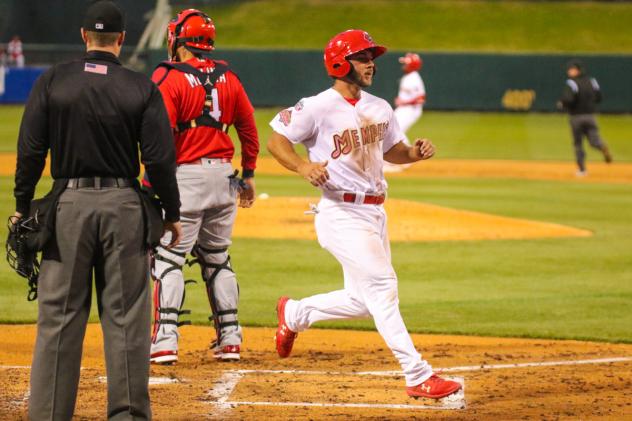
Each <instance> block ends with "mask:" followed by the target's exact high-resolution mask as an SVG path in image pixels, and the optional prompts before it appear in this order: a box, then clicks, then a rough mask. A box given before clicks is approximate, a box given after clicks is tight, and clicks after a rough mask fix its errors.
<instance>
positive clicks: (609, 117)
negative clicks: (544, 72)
mask: <svg viewBox="0 0 632 421" xmlns="http://www.w3.org/2000/svg"><path fill="white" fill-rule="evenodd" d="M22 110H23V107H22V106H3V107H0V152H14V151H15V148H16V139H17V136H18V130H19V124H20V119H21V117H22ZM277 111H278V110H277V109H271V108H263V109H257V111H256V113H255V118H256V123H257V128H258V130H259V137H260V138H261V142H262V145H263V144H264V143H265V141H267V139H268V138H269V137H270V134H271V131H272V129H271V128H270V126H269V124H268V123H269V122H270V120H271V119H272V118H273V117H274V115H275V114H276V112H277ZM598 122H599V124H600V128H601V131H602V135H603V137H604V139H605V140H606V141H607V142H608V144H609V145H610V148H611V150H612V152H613V154H614V157H615V160H616V161H619V162H624V161H632V141H631V140H632V137H631V136H630V127H632V115H630V114H604V115H601V116H599V117H598ZM231 130H232V129H231ZM231 133H234V131H232V132H231ZM418 136H425V137H428V138H430V139H432V140H433V141H434V143H435V144H436V145H437V159H451V158H454V159H515V160H559V161H572V160H573V159H574V158H573V150H572V146H571V134H570V129H569V126H568V118H567V116H566V115H564V114H536V113H474V112H439V111H425V112H424V115H423V116H422V118H421V119H420V120H419V121H418V122H417V124H415V125H414V126H413V127H412V128H411V130H410V132H409V137H411V138H414V137H418ZM588 149H590V148H588ZM261 154H262V155H263V156H267V155H268V152H267V151H266V149H265V145H263V146H262V149H261ZM588 158H589V159H590V160H601V154H600V153H599V152H595V151H594V150H588Z"/></svg>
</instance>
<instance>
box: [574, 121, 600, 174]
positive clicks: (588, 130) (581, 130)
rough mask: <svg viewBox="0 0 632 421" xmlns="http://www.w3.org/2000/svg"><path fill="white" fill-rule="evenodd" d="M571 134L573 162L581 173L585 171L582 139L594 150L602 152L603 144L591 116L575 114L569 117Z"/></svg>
mask: <svg viewBox="0 0 632 421" xmlns="http://www.w3.org/2000/svg"><path fill="white" fill-rule="evenodd" d="M570 123H571V132H572V133H573V148H574V149H575V161H576V162H577V166H578V167H579V169H580V170H581V171H586V152H585V151H584V145H583V138H584V136H585V137H586V138H587V139H588V143H589V144H590V146H592V147H593V148H595V149H599V150H603V147H604V145H605V144H604V142H603V140H602V139H601V136H599V128H598V127H597V121H596V120H595V116H594V115H592V114H576V115H571V116H570Z"/></svg>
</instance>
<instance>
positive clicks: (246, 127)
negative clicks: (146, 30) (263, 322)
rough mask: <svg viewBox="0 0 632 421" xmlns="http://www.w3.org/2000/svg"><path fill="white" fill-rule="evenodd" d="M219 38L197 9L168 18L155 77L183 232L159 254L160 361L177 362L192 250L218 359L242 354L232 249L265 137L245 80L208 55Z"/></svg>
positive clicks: (154, 353) (154, 357)
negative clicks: (237, 156)
mask: <svg viewBox="0 0 632 421" xmlns="http://www.w3.org/2000/svg"><path fill="white" fill-rule="evenodd" d="M214 42H215V25H214V23H213V21H212V20H211V19H210V18H209V17H208V16H207V15H205V14H204V13H202V12H200V11H199V10H195V9H188V10H184V11H182V12H181V13H179V14H178V16H177V17H176V18H175V19H173V20H172V21H171V22H170V23H169V27H168V47H167V48H168V55H169V61H166V62H164V63H161V64H160V65H159V66H158V67H157V68H156V70H155V71H154V74H153V76H152V79H153V81H154V82H155V83H156V84H157V85H158V87H159V88H160V92H161V93H162V96H163V99H164V103H165V106H166V108H167V112H168V114H169V119H170V121H171V127H172V128H173V130H174V137H175V142H176V154H177V159H176V160H177V164H178V169H177V173H176V175H177V179H178V187H179V188H180V193H181V197H180V199H181V201H182V207H181V209H180V215H181V221H182V229H183V236H182V241H181V242H180V244H179V245H178V246H177V247H174V248H171V249H167V248H166V247H162V246H159V247H158V248H157V250H156V252H155V253H154V256H153V270H152V275H153V278H154V280H155V287H154V313H155V323H154V331H153V338H152V348H151V361H152V362H154V363H162V364H172V363H174V362H176V361H177V359H178V326H180V325H181V324H183V323H181V322H179V316H180V315H181V314H183V313H184V312H186V311H183V310H182V304H183V302H184V295H185V294H184V287H185V281H184V278H183V276H182V266H183V265H184V264H185V262H186V256H187V254H188V253H191V254H192V255H193V256H194V257H195V261H196V262H197V263H199V265H200V266H201V268H202V279H203V280H204V282H205V284H206V290H207V294H208V299H209V302H210V304H211V311H212V315H211V318H212V320H213V321H214V324H215V329H216V334H217V338H216V342H215V344H214V350H215V357H216V358H219V359H220V360H238V359H239V357H240V345H241V341H242V333H241V327H240V326H239V322H238V320H237V304H238V301H239V287H238V285H237V278H236V277H235V273H234V272H233V269H232V266H231V263H230V256H229V255H228V247H229V246H230V245H231V235H232V228H233V223H234V221H235V215H236V211H237V208H236V205H237V200H239V206H241V207H250V206H252V204H253V202H254V200H255V182H254V170H255V166H256V160H257V154H258V153H259V139H258V135H257V129H256V127H255V121H254V116H253V112H254V109H253V107H252V105H251V103H250V100H249V99H248V96H247V95H246V92H245V91H244V88H243V86H242V84H241V82H240V81H239V78H238V77H237V76H236V75H235V74H234V73H233V72H232V71H231V70H230V68H229V66H228V64H227V63H226V62H223V61H219V60H212V59H210V58H208V57H207V54H208V53H209V52H211V51H212V50H213V49H214ZM231 126H234V127H235V129H236V131H237V135H238V137H239V141H240V142H241V153H242V161H241V166H242V168H243V181H240V179H239V178H237V177H236V174H235V173H234V171H233V167H232V165H231V159H232V158H233V154H234V146H233V142H232V141H231V139H230V137H229V136H228V130H229V128H230V127H231ZM149 181H151V180H149ZM237 197H239V199H237ZM167 244H169V235H168V234H167V235H166V236H165V237H164V238H163V239H162V245H167Z"/></svg>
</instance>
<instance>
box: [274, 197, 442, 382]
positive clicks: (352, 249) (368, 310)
mask: <svg viewBox="0 0 632 421" xmlns="http://www.w3.org/2000/svg"><path fill="white" fill-rule="evenodd" d="M315 226H316V233H317V235H318V241H319V243H320V245H321V246H322V247H323V248H324V249H326V250H327V251H329V252H330V253H331V254H333V255H334V257H335V258H336V259H337V260H338V261H339V262H340V264H341V265H342V268H343V272H344V289H341V290H338V291H333V292H329V293H326V294H318V295H314V296H311V297H307V298H303V299H302V300H298V301H297V300H290V301H288V303H287V305H286V307H285V320H286V323H287V324H288V327H289V328H290V329H291V330H293V331H295V332H302V331H304V330H306V329H307V328H309V327H310V326H311V325H312V324H313V323H316V322H318V321H321V320H335V319H350V318H358V317H368V316H372V317H373V320H374V321H375V326H376V328H377V330H378V332H379V333H380V335H382V338H383V339H384V341H385V342H386V344H387V345H388V347H389V348H390V349H391V351H392V352H393V354H394V355H395V357H396V358H397V360H398V361H399V363H400V365H401V367H402V370H403V372H404V375H405V378H406V385H407V386H416V385H418V384H420V383H422V382H424V381H425V380H426V379H428V378H429V377H430V376H431V375H432V367H431V366H430V364H428V362H426V361H425V360H423V359H422V358H421V355H420V354H419V353H418V352H417V350H416V349H415V346H414V344H413V341H412V339H411V337H410V335H409V334H408V331H407V329H406V326H405V324H404V321H403V320H402V316H401V314H400V312H399V298H398V293H397V276H396V274H395V271H394V270H393V266H392V265H391V251H390V245H389V241H388V233H387V229H386V212H385V211H384V207H383V206H381V205H363V204H358V205H356V204H354V203H344V202H338V201H334V200H330V199H327V198H323V199H322V200H321V201H320V203H319V205H318V213H317V214H316V220H315Z"/></svg>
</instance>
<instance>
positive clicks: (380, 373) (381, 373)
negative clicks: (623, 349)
mask: <svg viewBox="0 0 632 421" xmlns="http://www.w3.org/2000/svg"><path fill="white" fill-rule="evenodd" d="M626 361H632V357H614V358H597V359H591V360H566V361H539V362H530V363H514V364H481V365H466V366H460V367H446V368H438V369H435V371H436V372H441V373H452V372H462V371H482V370H503V369H510V368H526V367H552V366H562V365H583V364H608V363H618V362H626ZM234 372H235V373H240V374H304V375H314V376H318V375H335V376H384V377H393V376H395V377H403V373H402V372H401V371H316V370H313V371H310V370H234Z"/></svg>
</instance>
